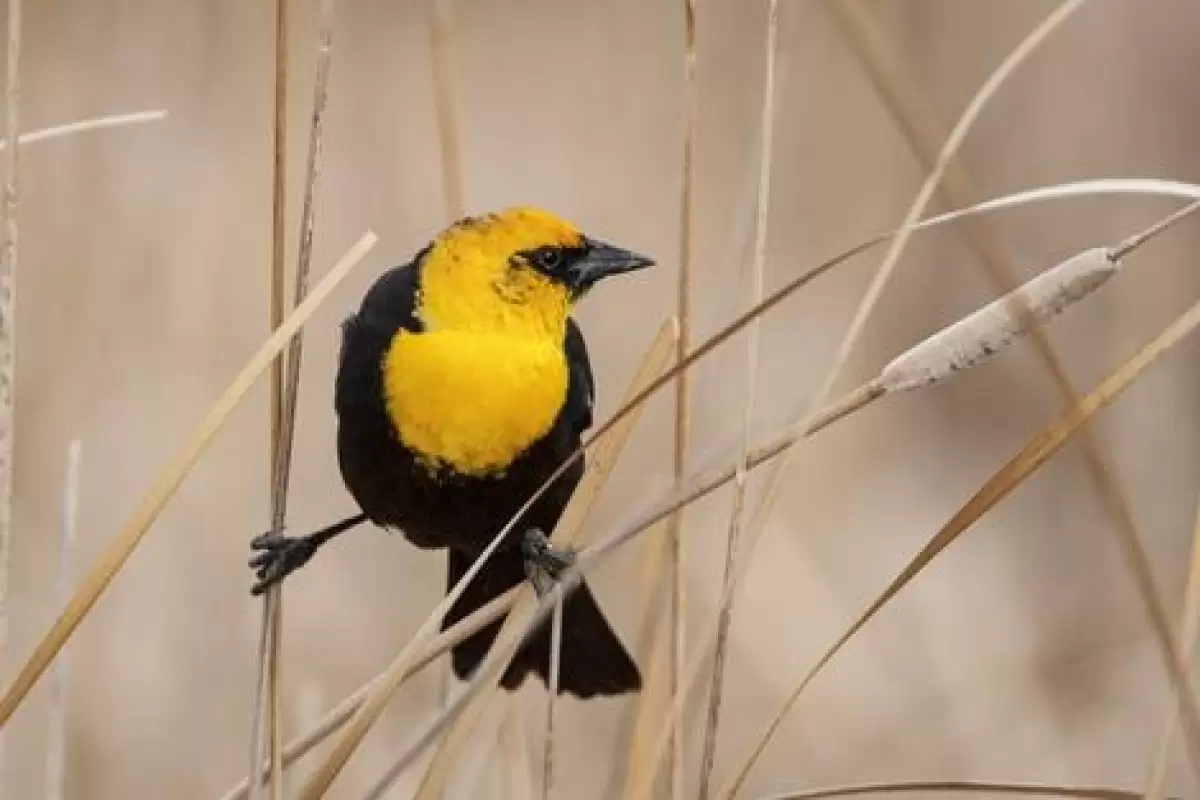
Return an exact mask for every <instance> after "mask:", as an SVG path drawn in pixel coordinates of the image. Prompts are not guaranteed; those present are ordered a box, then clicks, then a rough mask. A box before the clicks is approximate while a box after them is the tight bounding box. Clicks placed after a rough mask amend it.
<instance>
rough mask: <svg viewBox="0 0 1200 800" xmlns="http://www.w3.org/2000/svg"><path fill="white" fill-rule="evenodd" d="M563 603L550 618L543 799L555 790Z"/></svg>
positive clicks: (559, 604)
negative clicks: (557, 703) (556, 708)
mask: <svg viewBox="0 0 1200 800" xmlns="http://www.w3.org/2000/svg"><path fill="white" fill-rule="evenodd" d="M562 612H563V609H562V603H557V604H555V606H554V615H553V616H552V617H551V618H550V676H549V680H548V681H547V683H546V731H545V735H544V737H543V740H542V800H550V797H551V795H552V794H553V791H554V705H555V704H554V699H555V697H556V696H557V695H558V680H559V673H560V671H561V669H562Z"/></svg>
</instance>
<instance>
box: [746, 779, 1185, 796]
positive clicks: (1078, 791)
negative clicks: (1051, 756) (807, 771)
mask: <svg viewBox="0 0 1200 800" xmlns="http://www.w3.org/2000/svg"><path fill="white" fill-rule="evenodd" d="M915 792H928V793H938V794H940V793H942V792H960V793H963V794H983V795H1000V796H1003V797H1008V796H1011V795H1023V796H1026V797H1028V796H1033V797H1063V798H1074V799H1075V800H1139V798H1140V797H1141V795H1140V794H1138V793H1137V792H1130V791H1126V790H1123V789H1110V788H1108V787H1102V786H1052V785H1050V784H1040V783H997V782H991V781H896V782H895V783H862V784H856V785H851V786H834V787H830V788H828V789H806V790H804V791H801V792H783V793H781V794H773V795H770V796H769V797H761V798H759V800H832V798H836V797H869V796H873V795H879V794H882V795H892V794H912V793H915ZM1172 800H1177V798H1172Z"/></svg>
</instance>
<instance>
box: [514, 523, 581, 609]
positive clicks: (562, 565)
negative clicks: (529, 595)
mask: <svg viewBox="0 0 1200 800" xmlns="http://www.w3.org/2000/svg"><path fill="white" fill-rule="evenodd" d="M521 555H523V556H524V557H525V575H526V576H527V577H528V578H529V582H530V583H532V584H533V588H534V590H535V591H536V592H537V593H538V596H539V597H541V596H542V595H544V594H545V593H546V592H548V591H550V590H551V589H553V588H554V584H555V583H556V582H557V581H558V579H559V577H560V576H561V575H562V573H563V572H565V571H567V570H568V569H570V568H571V567H572V566H574V564H575V553H573V552H571V551H569V550H555V549H554V548H553V547H551V546H550V540H549V539H547V538H546V534H545V533H543V532H542V531H540V530H539V529H537V528H530V529H529V530H527V531H526V532H525V536H524V537H522V539H521Z"/></svg>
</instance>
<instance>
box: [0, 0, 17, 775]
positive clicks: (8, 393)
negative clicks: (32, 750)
mask: <svg viewBox="0 0 1200 800" xmlns="http://www.w3.org/2000/svg"><path fill="white" fill-rule="evenodd" d="M21 3H22V0H8V38H7V46H6V48H5V50H6V52H5V64H6V68H5V75H4V113H5V129H6V131H7V135H6V136H5V139H6V140H7V141H10V142H16V146H14V147H10V148H8V151H7V158H6V159H5V167H6V171H7V174H6V175H5V181H4V203H3V217H4V240H3V244H2V245H0V676H7V675H8V649H9V647H8V626H9V620H8V613H9V609H8V578H9V558H10V552H11V549H12V496H13V439H14V437H15V435H16V429H15V428H16V415H15V410H14V408H13V404H14V401H15V400H16V379H17V316H16V315H17V162H18V159H17V154H18V153H19V152H20V150H21V138H20V128H19V126H18V114H19V111H20V107H21V102H20V101H21V79H20V63H21ZM4 738H5V737H4V731H3V730H2V729H0V794H3V791H4V765H5V761H6V758H5V746H4Z"/></svg>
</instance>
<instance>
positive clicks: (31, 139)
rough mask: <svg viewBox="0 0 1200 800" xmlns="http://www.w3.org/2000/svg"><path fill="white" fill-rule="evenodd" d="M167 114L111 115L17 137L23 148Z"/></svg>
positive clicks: (1, 144)
mask: <svg viewBox="0 0 1200 800" xmlns="http://www.w3.org/2000/svg"><path fill="white" fill-rule="evenodd" d="M166 117H167V112H166V111H164V110H158V111H135V112H133V113H130V114H110V115H108V116H104V117H94V118H92V119H84V120H79V121H77V122H68V123H66V124H63V125H55V126H53V127H50V128H39V129H38V130H36V131H29V132H28V133H22V134H21V135H20V136H18V137H17V144H19V145H20V146H21V147H25V146H27V145H31V144H35V143H37V142H45V141H50V140H52V139H61V138H62V137H64V136H71V135H72V134H76V133H88V132H89V131H99V130H105V129H107V128H120V127H124V126H126V125H137V124H139V123H142V122H158V121H159V120H162V119H166ZM7 146H8V139H4V140H0V150H4V149H6V148H7Z"/></svg>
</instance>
